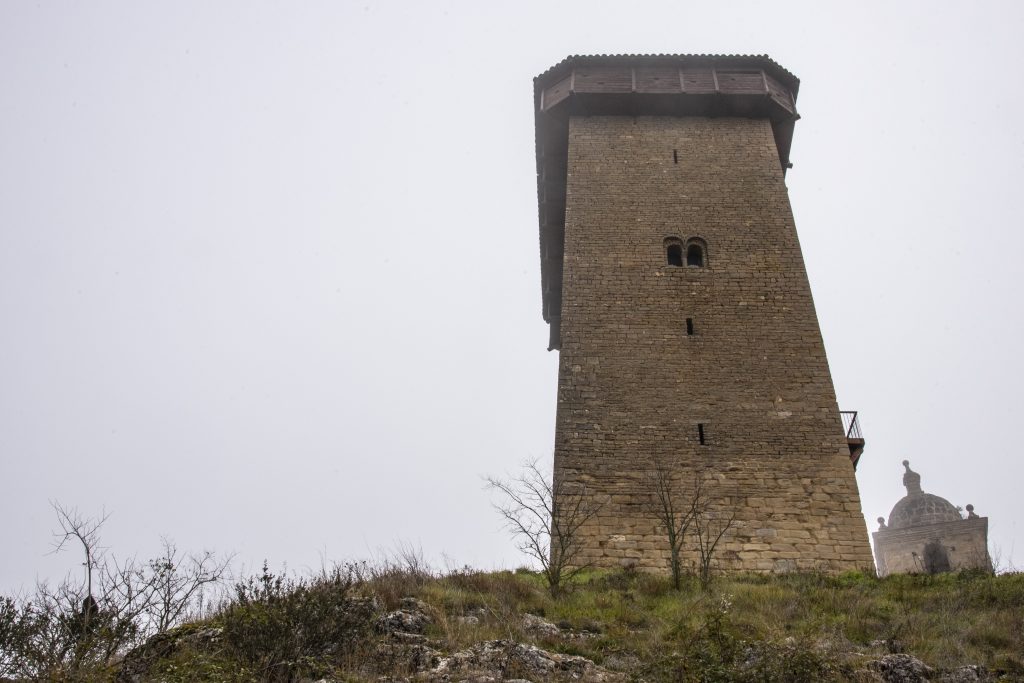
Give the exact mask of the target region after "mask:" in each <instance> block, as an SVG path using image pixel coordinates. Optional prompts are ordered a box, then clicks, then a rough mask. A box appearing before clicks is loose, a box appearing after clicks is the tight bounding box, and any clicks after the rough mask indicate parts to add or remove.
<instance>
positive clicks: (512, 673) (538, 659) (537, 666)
mask: <svg viewBox="0 0 1024 683" xmlns="http://www.w3.org/2000/svg"><path fill="white" fill-rule="evenodd" d="M556 628H557V627H556ZM471 677H474V678H471ZM517 679H527V680H532V681H557V680H562V679H564V680H573V681H580V683H620V682H621V681H625V680H626V677H625V676H624V675H623V674H621V673H617V672H613V671H609V670H608V669H605V668H603V667H600V666H598V665H597V664H594V662H592V661H591V660H589V659H587V658H585V657H578V656H574V655H563V654H558V653H555V652H548V651H546V650H542V649H540V648H539V647H536V646H534V645H526V644H524V643H517V642H515V641H513V640H487V641H484V642H481V643H477V644H475V645H473V646H472V647H470V648H468V649H465V650H461V651H459V652H456V653H455V654H453V655H451V656H449V657H443V658H441V660H440V662H439V663H438V665H437V666H436V667H434V668H433V669H431V670H430V671H428V672H427V673H426V676H425V678H424V680H426V681H429V682H431V683H435V682H436V683H441V682H448V681H464V680H481V681H482V680H490V681H505V682H506V683H508V682H509V681H513V680H517Z"/></svg>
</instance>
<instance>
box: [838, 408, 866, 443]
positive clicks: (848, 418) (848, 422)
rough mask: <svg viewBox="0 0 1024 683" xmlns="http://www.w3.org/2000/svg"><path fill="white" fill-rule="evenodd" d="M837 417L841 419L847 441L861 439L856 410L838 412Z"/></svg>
mask: <svg viewBox="0 0 1024 683" xmlns="http://www.w3.org/2000/svg"><path fill="white" fill-rule="evenodd" d="M839 415H840V416H841V417H842V418H843V430H844V431H845V432H846V438H847V439H863V438H864V435H863V434H861V433H860V420H858V419H857V411H856V410H840V411H839Z"/></svg>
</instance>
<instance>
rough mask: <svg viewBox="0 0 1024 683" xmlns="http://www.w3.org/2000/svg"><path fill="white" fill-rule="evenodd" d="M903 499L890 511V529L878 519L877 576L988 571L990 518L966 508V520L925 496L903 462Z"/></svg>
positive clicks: (950, 507) (949, 505)
mask: <svg viewBox="0 0 1024 683" xmlns="http://www.w3.org/2000/svg"><path fill="white" fill-rule="evenodd" d="M903 467H904V468H905V469H906V472H904V474H903V485H904V486H905V487H907V495H906V496H904V497H903V498H901V499H900V500H899V502H897V503H896V505H894V506H893V508H892V512H890V513H889V522H888V524H887V523H886V521H885V518H884V517H879V518H878V524H879V528H878V531H876V532H875V533H873V534H872V538H873V540H874V544H875V565H876V566H877V568H878V574H879V576H885V575H887V574H900V573H924V572H926V573H929V574H935V573H938V572H944V571H955V570H958V569H971V568H982V569H987V570H990V571H991V569H992V563H991V561H990V560H989V556H988V518H987V517H979V516H978V515H976V514H975V513H974V506H973V505H968V506H967V518H966V519H964V518H963V517H962V516H961V514H960V511H959V510H958V509H957V508H956V507H955V506H954V505H953V504H952V503H950V502H949V501H948V500H946V499H945V498H942V497H941V496H936V495H934V494H931V493H925V492H924V491H923V490H922V489H921V475H920V474H918V473H917V472H915V471H913V470H912V469H910V461H909V460H904V461H903Z"/></svg>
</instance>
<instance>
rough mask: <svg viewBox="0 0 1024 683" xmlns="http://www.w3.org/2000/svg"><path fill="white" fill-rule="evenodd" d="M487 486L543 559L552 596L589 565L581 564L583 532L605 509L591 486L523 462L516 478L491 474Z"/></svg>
mask: <svg viewBox="0 0 1024 683" xmlns="http://www.w3.org/2000/svg"><path fill="white" fill-rule="evenodd" d="M486 481H487V486H488V488H491V489H493V490H495V491H498V492H499V493H500V494H501V496H502V500H501V502H499V503H495V505H494V508H495V509H496V510H497V511H498V513H499V514H500V515H501V516H502V517H503V518H504V519H505V522H506V526H507V527H508V529H509V530H510V531H511V533H512V536H513V537H514V538H516V539H518V541H519V549H520V550H521V551H522V552H524V553H526V554H527V555H529V556H530V557H532V558H534V559H535V560H537V561H538V562H540V565H541V570H542V571H543V573H544V578H545V579H546V580H547V583H548V588H549V589H550V591H551V594H552V595H558V594H559V593H560V592H561V589H562V586H563V584H564V583H565V582H566V581H569V580H571V579H572V577H573V576H575V575H576V574H577V573H579V572H580V571H581V570H582V569H585V568H586V567H587V566H589V565H588V563H585V562H580V561H579V560H580V550H581V539H580V531H581V529H582V528H583V526H584V525H585V524H586V523H587V522H588V521H589V520H590V519H591V518H593V517H594V516H595V515H596V514H597V513H598V511H599V510H600V508H601V503H600V502H598V501H595V500H594V497H593V496H592V495H591V494H590V492H588V491H587V489H586V487H585V486H582V485H577V486H569V485H567V484H566V483H565V482H554V483H553V482H552V480H551V479H549V478H548V477H547V476H546V475H545V474H544V473H542V472H541V471H540V469H539V468H538V467H537V462H536V461H532V462H527V463H526V464H524V465H523V471H522V474H520V475H519V476H518V477H514V478H511V479H498V478H495V477H487V479H486Z"/></svg>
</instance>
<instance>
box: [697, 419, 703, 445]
mask: <svg viewBox="0 0 1024 683" xmlns="http://www.w3.org/2000/svg"><path fill="white" fill-rule="evenodd" d="M697 440H698V441H700V445H701V446H703V445H704V423H703V422H700V423H698V424H697Z"/></svg>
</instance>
